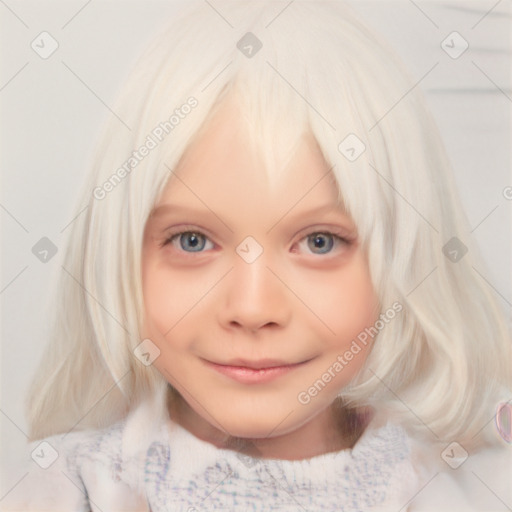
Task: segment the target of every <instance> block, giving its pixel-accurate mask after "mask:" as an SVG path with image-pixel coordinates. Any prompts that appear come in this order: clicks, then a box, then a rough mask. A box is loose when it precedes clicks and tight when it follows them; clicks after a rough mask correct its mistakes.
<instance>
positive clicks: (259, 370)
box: [205, 359, 309, 384]
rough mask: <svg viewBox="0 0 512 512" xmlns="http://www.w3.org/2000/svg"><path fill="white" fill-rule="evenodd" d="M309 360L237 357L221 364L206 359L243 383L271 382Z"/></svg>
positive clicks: (209, 364) (208, 362)
mask: <svg viewBox="0 0 512 512" xmlns="http://www.w3.org/2000/svg"><path fill="white" fill-rule="evenodd" d="M307 362H309V361H303V362H300V363H291V364H290V363H286V362H284V361H278V360H274V359H261V360H258V361H246V360H243V359H236V360H232V361H229V363H226V364H224V363H222V364H221V363H214V362H212V361H206V360H205V363H206V364H207V365H208V366H209V367H210V368H213V369H214V370H216V371H217V372H219V373H221V374H223V375H225V376H226V377H230V378H231V379H233V380H236V381H238V382H241V383H243V384H259V383H263V382H269V381H271V380H274V379H277V378H279V377H282V376H283V375H286V374H288V373H290V372H292V371H293V370H295V369H297V368H300V367H301V366H303V365H305V364H306V363H307Z"/></svg>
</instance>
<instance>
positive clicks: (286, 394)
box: [143, 106, 379, 438]
mask: <svg viewBox="0 0 512 512" xmlns="http://www.w3.org/2000/svg"><path fill="white" fill-rule="evenodd" d="M239 117H240V115H239V114H237V112H236V111H235V110H234V109H233V108H231V107H229V106H228V107H226V108H224V109H223V110H222V111H221V113H220V114H219V115H218V116H217V118H216V123H215V125H214V126H212V128H211V129H210V130H208V131H207V132H206V134H205V135H204V136H203V137H202V138H201V139H199V140H198V141H197V143H196V144H195V146H193V147H192V149H191V151H190V152H189V154H188V157H187V159H185V160H184V161H182V163H181V164H180V165H179V166H178V167H177V169H175V171H176V173H177V175H178V177H179V178H177V177H172V178H171V180H170V182H169V185H168V187H167V189H166V190H165V193H164V195H163V197H162V200H161V202H160V203H159V204H158V205H157V208H156V209H155V213H154V214H153V215H152V216H150V218H149V220H148V223H147V226H146V232H145V237H144V247H143V288H144V300H145V309H146V324H145V328H144V333H143V334H144V336H145V337H147V338H150V339H151V340H152V341H153V342H154V343H155V344H156V345H157V346H158V348H159V349H160V352H161V354H160V356H159V357H158V358H157V359H156V360H155V362H154V365H155V366H156V367H157V368H158V370H159V371H160V372H161V373H162V375H163V376H164V377H165V379H167V380H168V382H169V383H171V384H172V386H173V387H174V388H176V389H177V390H178V391H179V392H180V394H181V395H182V396H183V397H184V399H185V400H186V402H187V403H188V405H189V407H190V408H191V409H190V412H191V413H192V414H195V415H198V416H197V418H198V419H200V420H202V421H204V420H206V421H207V422H208V423H209V424H211V425H214V426H215V427H217V428H219V429H221V430H223V431H225V432H228V433H229V434H231V435H234V436H238V437H247V438H262V437H266V436H269V435H271V436H278V435H282V434H286V433H289V432H292V431H295V430H296V429H298V428H299V427H302V426H305V425H306V424H308V423H311V425H314V424H315V423H314V422H315V421H320V420H319V418H321V416H322V415H321V414H319V413H321V412H323V413H324V414H325V413H326V412H327V408H328V406H329V405H330V404H331V403H332V402H333V400H334V399H335V397H336V395H337V393H338V392H339V390H340V389H341V388H342V387H343V386H345V385H346V384H347V383H348V382H349V381H350V380H351V379H352V377H353V376H354V375H355V374H356V372H357V371H358V370H359V369H360V368H361V366H362V364H363V363H364V361H365V358H366V357H367V354H368V351H369V349H368V347H365V346H362V345H361V344H360V345H361V347H360V350H359V352H357V353H355V354H354V352H355V350H353V351H352V352H351V353H352V357H351V358H350V360H349V356H345V355H344V354H346V352H347V351H349V352H350V350H349V349H350V346H351V343H352V341H353V340H354V339H355V338H356V337H357V335H358V334H359V333H360V332H361V331H363V330H364V329H365V328H366V327H369V326H371V325H372V324H373V323H374V322H375V320H376V319H377V318H378V309H379V306H378V300H377V297H376V295H375V293H374V290H373V287H372V283H371V281H370V275H369V269H368V265H367V261H366V258H365V255H364V254H363V253H362V251H361V249H360V248H359V246H358V244H357V242H353V243H347V242H344V241H342V240H338V239H337V238H336V237H335V236H332V235H329V234H324V235H323V236H322V235H316V236H315V233H317V234H318V233H325V232H331V233H338V235H339V236H341V237H344V238H347V239H352V238H353V237H354V236H356V231H355V226H354V224H353V222H352V220H351V219H350V218H349V217H348V216H347V215H346V214H345V213H344V212H343V210H342V209H341V208H339V207H338V206H336V205H335V204H334V203H335V201H336V197H337V193H336V189H335V185H334V182H333V181H332V179H331V176H329V175H326V173H327V171H328V166H327V164H326V162H325V161H324V159H323V158H322V155H321V153H320V150H319V148H318V147H317V146H316V144H315V142H314V140H313V139H312V138H304V140H303V143H302V144H300V146H299V147H298V150H297V152H296V154H295V155H294V157H293V158H292V160H291V162H290V164H289V166H288V168H287V170H286V172H285V173H283V175H282V176H281V177H280V178H279V179H278V180H277V181H276V183H275V186H272V187H271V186H269V183H268V182H267V180H266V178H265V177H264V175H263V173H262V172H261V162H260V160H259V158H258V155H256V154H252V153H250V152H249V149H248V148H249V143H248V139H247V138H246V135H245V133H244V128H243V125H242V124H241V123H240V122H239V121H238V119H239ZM178 232H188V234H184V235H181V237H180V236H179V235H178V236H174V235H175V234H176V233H178ZM194 233H195V236H194ZM169 239H172V241H169V242H168V243H165V242H166V240H169ZM164 244H165V245H164ZM261 251H262V252H261ZM260 252H261V254H260ZM338 356H340V357H341V360H342V361H343V362H341V360H340V357H338ZM336 363H338V364H336ZM285 365H292V366H289V367H287V368H286V367H285ZM272 366H277V368H274V369H273V370H269V369H268V368H269V367H272ZM340 366H341V370H340ZM240 367H253V369H252V370H251V369H245V370H244V369H243V368H240ZM260 367H263V368H267V370H261V369H260V370H259V371H258V370H257V368H260ZM255 368H256V369H255ZM319 381H320V382H319ZM312 387H313V388H314V389H313V390H311V388H312ZM315 390H316V392H315ZM319 425H320V423H319Z"/></svg>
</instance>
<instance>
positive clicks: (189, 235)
mask: <svg viewBox="0 0 512 512" xmlns="http://www.w3.org/2000/svg"><path fill="white" fill-rule="evenodd" d="M207 240H208V238H207V237H206V236H205V235H203V234H202V233H198V232H196V231H182V232H181V233H176V234H175V235H173V236H171V237H170V238H169V239H167V240H166V242H165V244H168V243H172V244H173V245H174V246H175V247H176V244H175V242H178V244H179V247H177V248H178V249H181V250H183V251H185V252H202V251H203V249H204V248H205V246H206V242H207ZM210 243H211V242H210Z"/></svg>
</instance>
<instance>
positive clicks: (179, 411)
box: [168, 392, 368, 460]
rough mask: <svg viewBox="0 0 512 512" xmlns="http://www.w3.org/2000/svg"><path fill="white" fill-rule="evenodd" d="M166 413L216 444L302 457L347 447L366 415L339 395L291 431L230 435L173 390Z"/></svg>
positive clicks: (260, 453) (285, 457)
mask: <svg viewBox="0 0 512 512" xmlns="http://www.w3.org/2000/svg"><path fill="white" fill-rule="evenodd" d="M168 409H169V415H170V417H171V418H172V420H173V421H174V422H175V423H178V424H179V425H181V426H182V427H183V428H185V429H186V430H188V431H189V432H190V433H192V434H193V435H194V436H196V437H197V438H199V439H201V440H203V441H206V442H209V443H211V444H213V445H214V446H216V447H217V448H223V449H230V450H234V451H238V452H240V453H243V454H245V455H250V456H252V457H261V458H268V459H281V460H302V459H308V458H311V457H315V456H317V455H322V454H325V453H330V452H338V451H341V450H345V449H350V448H352V447H353V446H354V444H355V443H356V441H357V440H358V439H359V437H360V436H361V434H362V433H363V431H364V429H365V427H366V425H367V420H368V417H367V415H361V414H357V413H356V412H355V411H354V410H353V409H348V408H347V407H345V406H344V405H343V403H342V401H341V399H338V400H336V401H335V402H334V403H333V404H332V405H331V406H330V407H329V408H327V409H325V410H324V411H322V412H320V413H319V414H318V415H317V416H316V417H315V418H314V421H309V422H308V423H306V424H304V425H302V426H300V427H298V428H297V429H295V430H294V431H292V432H288V433H286V434H282V435H279V436H273V437H265V438H257V439H255V438H241V437H235V436H231V435H229V434H228V433H226V432H223V431H222V430H219V429H218V428H216V427H214V426H213V425H211V424H210V423H209V422H207V421H206V420H205V419H204V418H202V417H201V416H200V415H199V414H197V413H196V412H195V411H194V410H193V409H192V408H191V407H190V406H189V405H188V404H187V403H186V401H185V400H184V399H183V398H182V397H181V396H180V395H179V394H178V393H177V392H172V393H170V394H169V400H168Z"/></svg>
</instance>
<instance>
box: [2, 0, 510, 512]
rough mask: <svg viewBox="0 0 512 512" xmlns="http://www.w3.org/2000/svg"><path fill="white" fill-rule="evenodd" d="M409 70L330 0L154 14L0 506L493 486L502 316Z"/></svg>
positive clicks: (289, 500) (496, 486)
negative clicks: (27, 446)
mask: <svg viewBox="0 0 512 512" xmlns="http://www.w3.org/2000/svg"><path fill="white" fill-rule="evenodd" d="M230 25H231V26H230ZM411 84H412V82H411V80H410V79H409V78H408V77H407V75H406V73H405V72H404V71H403V70H402V67H401V65H400V64H399V63H398V62H397V60H396V58H395V57H393V55H392V54H391V52H390V51H389V50H388V49H387V48H386V46H385V45H384V44H383V43H382V42H381V41H380V40H378V39H377V38H376V37H375V36H374V35H373V34H372V33H371V32H370V31H369V30H368V29H367V28H365V26H363V25H362V24H361V22H360V21H358V20H357V19H356V17H355V16H354V15H353V13H352V12H351V11H350V10H349V9H348V8H347V7H346V6H344V5H342V4H341V3H339V2H337V1H336V2H312V1H300V0H296V1H295V2H293V3H290V4H289V5H288V6H287V8H286V9H284V10H283V6H281V5H280V6H278V5H277V4H276V3H275V2H270V1H268V2H267V1H265V2H249V1H237V2H217V3H216V4H215V9H214V8H213V6H211V5H209V4H203V3H199V4H194V6H193V7H192V8H190V9H189V10H188V11H186V12H185V13H184V14H183V15H182V16H181V17H180V18H179V19H177V20H175V22H174V24H173V25H172V26H171V27H170V28H169V29H168V30H167V31H166V32H165V33H164V34H163V35H162V36H161V37H160V38H159V39H158V40H157V41H156V43H155V44H154V45H153V46H152V47H151V48H150V49H149V50H148V52H147V53H146V54H145V55H144V57H143V58H142V60H141V63H140V64H139V65H138V66H137V67H136V69H135V71H134V73H133V75H132V77H131V78H130V80H129V82H128V84H127V87H126V89H125V91H124V93H123V95H122V97H121V99H120V101H119V104H118V106H117V107H116V109H115V110H116V112H117V113H118V114H119V116H120V117H121V118H122V119H123V120H124V121H125V122H126V124H127V125H128V126H129V127H131V130H130V131H128V130H125V129H124V128H120V126H119V124H118V123H119V121H118V119H117V118H113V119H112V120H111V121H110V123H109V124H108V126H107V127H106V130H105V133H104V136H103V139H102V143H101V144H100V146H99V150H98V157H97V160H96V162H95V164H94V165H93V166H92V172H91V174H90V180H89V182H88V184H87V186H86V188H85V192H84V194H85V196H84V197H85V198H86V199H85V200H86V201H89V207H88V209H87V210H86V212H85V213H84V214H83V215H82V216H80V217H79V218H78V220H77V221H76V227H75V229H74V232H73V235H72V237H71V240H70V243H69V247H68V250H67V252H66V254H65V256H64V259H63V262H62V265H63V272H62V276H61V282H60V284H59V288H58V293H57V299H56V311H57V314H56V315H55V322H54V334H53V336H52V340H51V343H50V345H49V348H48V351H47V353H46V356H45V358H44V360H43V361H42V362H41V367H40V371H39V373H38V375H37V377H36V379H35V381H34V387H33V392H32V394H31V399H30V404H29V419H30V426H31V438H32V440H33V443H32V445H31V458H32V461H31V466H30V467H29V470H28V475H27V477H26V478H25V479H23V481H22V482H21V483H20V484H19V485H18V486H17V487H16V489H14V490H13V491H12V493H11V496H10V499H11V500H12V502H13V505H12V509H13V510H16V509H19V510H66V511H70V510H77V511H85V510H92V511H127V510H131V511H134V510H137V511H142V510H145V511H147V510H152V511H153V512H159V511H164V510H166V511H171V510H173V511H174V510H176V511H199V510H237V511H238V510H241V511H245V510H280V511H281V510H282V511H284V510H294V511H296V510H332V511H334V510H342V511H356V510H365V511H367V510H379V511H382V510H394V511H398V510H436V511H439V510H451V511H452V510H507V509H509V507H510V506H512V500H511V497H510V495H507V492H508V491H507V487H508V486H507V485H506V484H507V479H508V477H509V476H510V473H508V474H507V471H510V464H511V457H510V449H509V448H508V451H507V447H506V446H505V442H504V441H503V439H505V440H506V439H508V437H507V436H508V431H507V430H506V426H507V419H509V418H510V416H509V414H510V410H509V409H508V406H507V405H506V401H507V400H508V399H509V398H510V348H509V346H510V338H509V334H508V333H507V330H506V326H505V322H504V319H503V317H502V313H501V311H500V310H499V308H498V306H497V305H496V303H495V300H494V297H493V295H492V292H491V291H490V290H489V288H488V287H487V285H486V284H485V283H483V282H482V280H481V278H480V277H479V276H478V275H477V273H476V272H475V270H474V267H476V268H481V267H482V262H481V260H480V259H479V257H478V255H477V249H476V248H475V247H474V246H473V244H472V242H471V238H470V234H469V231H468V227H467V223H466V221H465V218H464V215H463V214H462V210H461V207H460V204H459V202H458V200H457V199H456V194H455V191H454V184H453V180H452V177H451V174H450V169H449V164H448V162H447V159H446V156H445V153H444V151H443V148H442V145H441V142H440V140H439V136H438V134H437V131H436V129H435V126H434V124H433V122H432V121H431V119H430V117H429V115H428V114H427V112H426V111H425V107H424V104H423V100H422V98H421V96H420V93H419V92H418V89H417V88H412V85H411ZM405 91H409V92H408V94H406V95H405V96H404V92H405ZM399 98H402V99H400V101H398V102H397V100H398V99H399ZM391 107H393V108H391ZM466 249H468V250H467V252H466ZM499 404H502V405H501V408H500V410H499V413H498V414H496V407H497V406H498V405H499ZM494 422H497V424H498V426H499V428H500V430H499V432H498V430H496V428H495V427H494ZM499 433H501V436H500V435H499ZM502 438H503V439H502ZM491 471H492V472H491ZM16 496H18V497H17V498H16Z"/></svg>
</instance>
